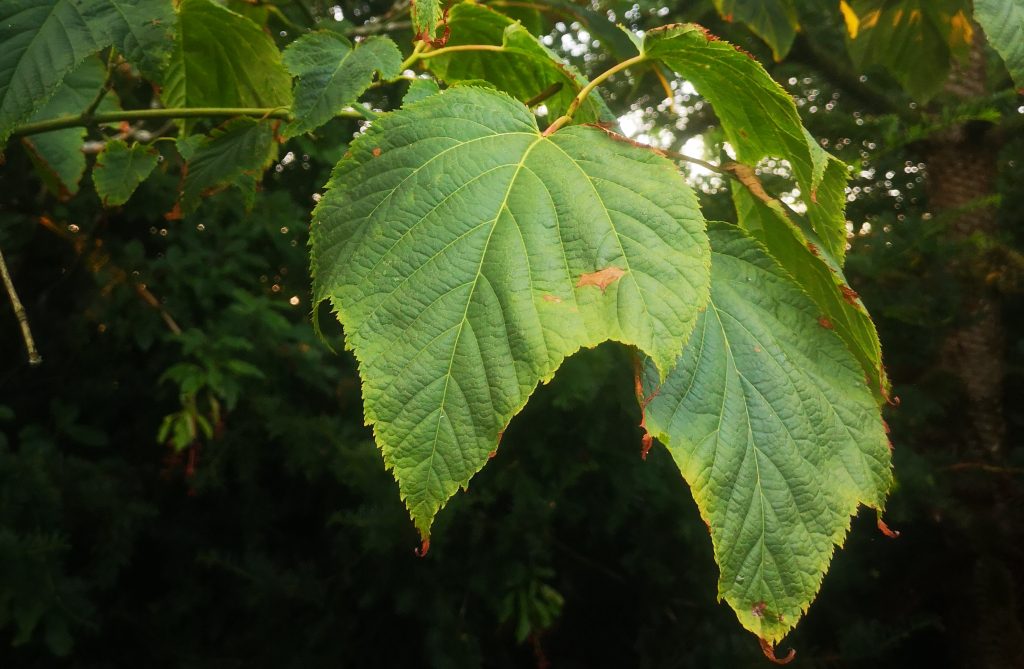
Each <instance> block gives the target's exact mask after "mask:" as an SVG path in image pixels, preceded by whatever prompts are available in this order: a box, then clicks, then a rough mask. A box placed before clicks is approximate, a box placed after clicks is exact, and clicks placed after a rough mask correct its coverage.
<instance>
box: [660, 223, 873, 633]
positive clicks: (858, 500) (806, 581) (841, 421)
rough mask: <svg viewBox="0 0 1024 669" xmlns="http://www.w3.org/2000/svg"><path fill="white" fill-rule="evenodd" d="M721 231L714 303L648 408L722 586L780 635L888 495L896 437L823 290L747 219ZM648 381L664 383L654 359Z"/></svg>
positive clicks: (740, 609)
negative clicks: (863, 518)
mask: <svg viewBox="0 0 1024 669" xmlns="http://www.w3.org/2000/svg"><path fill="white" fill-rule="evenodd" d="M709 236H710V237H711V247H712V261H711V302H710V304H709V306H708V309H707V311H705V312H704V313H703V314H702V315H701V317H700V320H699V321H698V323H697V327H696V329H695V330H694V333H693V336H692V337H691V338H690V341H689V343H688V344H687V346H686V349H685V350H684V352H683V354H682V356H681V357H680V359H679V363H678V365H677V366H676V368H675V369H674V370H673V371H672V373H671V374H670V375H669V378H668V379H667V380H666V381H665V382H664V383H663V384H661V385H660V392H658V394H657V395H656V396H654V398H653V399H652V400H651V401H650V403H649V404H648V405H647V407H646V420H647V426H648V429H649V430H650V431H651V433H652V434H653V435H654V436H655V437H657V438H658V439H659V440H660V441H661V442H662V443H664V444H665V445H666V446H667V448H668V450H669V453H671V455H672V458H673V460H675V462H676V464H677V465H678V467H679V470H680V471H681V472H682V474H683V477H684V478H685V479H686V481H687V483H688V484H689V485H690V489H691V491H692V493H693V496H694V498H695V499H696V501H697V505H698V507H699V509H700V513H701V516H702V517H703V518H704V520H705V521H706V522H707V524H708V527H709V528H710V531H711V540H712V544H713V546H714V552H715V559H716V560H717V562H718V565H719V568H720V570H721V574H720V578H719V584H718V594H719V597H720V598H722V599H725V600H726V601H727V602H728V603H729V605H730V606H731V607H732V609H733V610H734V611H735V612H736V615H737V617H738V618H739V620H740V622H741V624H742V625H743V626H744V627H746V628H747V629H748V630H750V631H751V632H753V633H754V634H756V635H757V636H759V637H760V638H762V639H765V640H767V641H769V642H775V641H778V640H780V639H781V638H782V637H783V636H785V634H786V633H787V632H788V631H789V630H790V629H791V628H792V627H793V626H794V625H795V624H796V622H797V620H798V619H799V618H800V616H801V615H802V614H803V613H804V612H805V611H806V609H807V607H808V606H809V605H810V603H811V601H812V600H813V599H814V597H815V595H816V594H817V592H818V589H819V587H820V585H821V580H822V578H823V576H824V574H825V571H826V570H827V568H828V564H829V562H830V560H831V558H832V553H833V551H834V549H835V547H836V546H840V545H841V544H842V542H843V540H844V537H845V535H846V533H847V531H848V529H849V525H850V516H851V515H852V514H854V513H856V511H857V508H858V506H859V505H860V504H866V505H868V506H871V507H875V508H877V509H881V508H882V507H883V504H884V502H885V498H886V495H887V492H888V490H889V488H890V486H891V484H892V474H891V470H890V453H889V445H888V441H887V438H886V435H885V431H884V429H883V425H882V419H881V415H880V413H879V409H878V406H877V405H876V404H875V402H874V401H873V400H872V398H871V394H870V393H869V392H868V389H867V387H866V386H865V385H864V383H863V380H862V379H861V372H860V367H859V366H858V365H857V363H856V361H855V360H854V359H853V357H852V356H851V354H850V353H849V351H847V349H846V347H845V346H844V345H843V343H842V341H841V340H840V339H839V338H838V337H836V336H835V333H834V332H832V331H830V330H828V329H826V328H823V327H821V326H820V325H819V324H818V313H819V312H818V307H817V306H816V305H815V304H814V302H812V301H811V300H810V298H808V297H807V295H806V294H805V293H804V292H803V291H802V290H801V289H800V288H799V287H798V286H797V285H796V284H794V283H793V280H792V279H791V278H790V277H789V276H788V275H787V274H786V273H785V272H784V271H783V270H782V269H781V268H780V267H779V266H778V265H777V264H776V263H775V262H774V261H773V260H772V259H771V258H770V257H769V256H768V255H767V254H766V253H765V252H764V250H763V248H762V247H761V246H759V245H758V244H757V243H756V242H754V241H753V240H751V239H750V238H748V237H746V236H745V235H743V234H742V233H741V232H740V231H739V230H738V229H736V228H734V227H732V226H725V225H723V224H716V225H713V226H711V228H710V230H709ZM645 387H646V390H645V391H646V392H647V393H648V394H653V393H654V391H655V389H656V388H658V387H659V386H658V379H657V373H656V371H655V370H654V369H652V368H650V367H649V368H648V370H647V374H646V378H645Z"/></svg>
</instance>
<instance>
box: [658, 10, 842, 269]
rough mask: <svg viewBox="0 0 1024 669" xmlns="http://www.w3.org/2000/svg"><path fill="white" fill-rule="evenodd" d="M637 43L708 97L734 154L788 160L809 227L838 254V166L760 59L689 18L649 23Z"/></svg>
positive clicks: (748, 159)
mask: <svg viewBox="0 0 1024 669" xmlns="http://www.w3.org/2000/svg"><path fill="white" fill-rule="evenodd" d="M643 49H644V55H645V56H646V57H647V58H648V59H653V60H659V61H661V62H663V63H665V65H667V66H668V67H670V68H671V69H673V70H675V71H676V72H677V73H678V74H679V75H681V76H682V77H683V78H684V79H686V80H688V81H690V82H691V83H692V84H693V86H694V88H696V89H697V92H698V93H700V94H701V96H703V97H704V98H705V99H707V100H708V102H710V103H711V105H712V107H714V110H715V114H717V115H718V118H719V119H720V120H721V122H722V130H723V131H724V132H725V136H726V139H727V140H728V141H729V143H730V144H731V145H732V147H733V149H734V150H735V151H736V158H737V160H739V161H740V162H741V163H744V164H746V165H750V166H756V165H757V163H758V162H759V161H760V160H762V159H763V158H766V157H769V156H771V157H775V158H783V159H785V160H788V161H789V163H790V165H791V166H792V168H793V173H794V176H795V177H796V181H797V184H798V185H799V187H800V191H801V196H802V199H803V201H804V204H805V205H806V206H807V211H808V216H809V218H810V219H811V221H812V224H813V225H814V229H815V232H817V233H818V235H819V236H820V237H821V238H822V240H823V241H824V242H825V243H826V245H827V246H828V248H829V249H830V250H832V251H833V252H835V253H836V254H837V257H839V258H840V259H841V258H842V254H843V253H844V252H845V251H844V249H845V244H846V219H845V218H844V217H843V215H842V202H843V199H842V198H843V192H844V188H845V185H846V172H845V167H844V166H843V164H842V163H841V162H840V161H839V160H838V159H836V158H834V157H832V156H830V155H829V154H828V153H827V152H826V151H824V150H823V149H822V148H821V147H820V146H818V145H817V143H816V142H815V141H814V139H813V138H812V137H811V136H810V135H809V134H808V133H807V132H806V130H804V127H803V125H802V124H801V122H800V116H799V114H798V113H797V110H796V105H795V104H794V103H793V100H792V98H790V96H789V95H788V94H787V93H786V91H785V90H783V88H782V87H781V86H779V84H778V83H777V82H776V81H775V80H774V79H772V78H771V76H769V75H768V73H767V72H765V70H764V68H763V67H762V66H761V64H760V63H758V62H757V61H756V60H754V58H753V57H752V56H750V54H747V53H745V52H743V51H741V50H739V49H737V48H736V47H735V46H733V45H731V44H729V43H728V42H723V41H721V40H719V39H718V38H716V37H714V36H713V35H711V34H710V33H708V32H707V31H706V30H704V29H703V28H701V27H700V26H697V25H694V24H685V25H676V26H668V27H666V28H661V29H657V30H652V31H649V32H648V33H647V35H646V37H645V39H644V42H643ZM837 203H838V207H837V206H836V205H837Z"/></svg>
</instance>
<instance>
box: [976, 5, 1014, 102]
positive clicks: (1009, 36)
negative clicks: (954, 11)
mask: <svg viewBox="0 0 1024 669" xmlns="http://www.w3.org/2000/svg"><path fill="white" fill-rule="evenodd" d="M974 18H975V19H976V20H977V21H978V23H980V24H981V27H982V28H983V29H984V30H985V36H986V37H988V43H989V44H991V45H992V48H994V49H995V50H996V51H997V52H998V53H999V55H1000V56H1002V57H1003V62H1005V63H1006V69H1008V70H1009V71H1010V76H1011V77H1013V81H1014V83H1015V84H1016V85H1017V88H1019V89H1021V90H1024V0H974Z"/></svg>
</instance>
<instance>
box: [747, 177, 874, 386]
mask: <svg viewBox="0 0 1024 669" xmlns="http://www.w3.org/2000/svg"><path fill="white" fill-rule="evenodd" d="M732 196H733V202H734V203H735V204H736V215H737V218H738V220H739V223H740V226H741V227H742V228H743V229H744V230H746V231H747V232H748V233H749V234H750V235H751V236H752V237H754V238H755V239H757V240H758V241H760V242H761V243H762V244H764V245H765V247H766V248H767V250H768V251H769V252H770V253H771V254H772V256H773V257H774V258H775V260H776V261H777V262H778V263H779V264H780V265H782V267H783V268H784V269H785V270H786V271H787V272H789V274H790V275H791V276H792V277H793V279H794V280H795V281H796V282H797V283H798V284H800V287H801V288H803V289H804V291H805V292H806V293H807V295H808V296H809V297H810V298H811V299H812V300H814V303H815V304H816V305H818V309H819V310H820V313H821V316H822V317H824V318H825V319H826V320H825V321H822V322H823V323H825V324H827V325H830V326H831V327H833V328H835V331H836V334H838V335H839V337H840V338H842V340H843V342H845V343H846V347H847V348H848V349H849V350H850V352H851V353H853V355H854V357H855V358H857V362H859V363H860V366H861V370H862V371H863V374H864V378H865V379H866V381H867V385H868V387H869V388H871V390H872V392H873V394H874V395H875V398H876V400H878V401H879V402H883V401H885V400H886V399H887V398H888V395H889V390H890V384H889V379H888V377H887V376H886V373H885V368H884V367H883V365H882V346H881V344H880V343H879V341H878V332H877V331H876V330H875V324H874V322H872V320H871V316H870V315H868V312H867V309H865V307H864V304H863V303H862V302H861V300H860V298H859V297H858V296H857V294H856V293H855V292H854V291H853V290H852V289H851V288H850V287H849V284H848V283H847V281H846V277H845V276H844V275H843V271H842V269H841V268H840V267H839V263H838V262H837V261H836V260H835V259H834V256H833V255H832V254H831V253H829V251H828V249H827V248H826V246H825V245H824V243H823V242H822V241H821V239H820V238H819V237H818V236H817V235H815V234H814V232H813V231H812V230H809V229H807V227H806V225H801V221H799V219H796V220H794V219H793V218H791V217H790V215H789V214H787V212H786V211H785V210H784V209H783V207H782V205H781V204H780V203H779V202H778V201H774V202H772V203H765V202H763V201H761V200H758V199H757V198H755V197H754V196H753V195H752V194H751V193H750V192H749V191H748V190H747V189H746V188H742V187H735V188H733V189H732Z"/></svg>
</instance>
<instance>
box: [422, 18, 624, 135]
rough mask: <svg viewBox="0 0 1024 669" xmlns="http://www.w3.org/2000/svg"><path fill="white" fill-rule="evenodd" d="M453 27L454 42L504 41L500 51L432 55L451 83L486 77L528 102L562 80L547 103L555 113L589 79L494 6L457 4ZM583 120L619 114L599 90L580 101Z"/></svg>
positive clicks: (433, 67) (432, 61) (553, 114)
mask: <svg viewBox="0 0 1024 669" xmlns="http://www.w3.org/2000/svg"><path fill="white" fill-rule="evenodd" d="M448 26H449V28H451V37H450V38H449V40H448V45H449V46H459V45H466V44H489V45H493V46H502V47H504V50H503V51H501V52H495V51H457V52H454V53H451V54H449V55H446V56H437V57H436V58H431V59H430V60H429V65H430V69H431V71H432V72H433V73H434V74H436V75H437V76H438V78H440V79H442V80H444V81H446V82H447V83H449V84H455V83H458V82H460V81H472V80H484V81H487V82H490V83H491V84H493V85H494V86H496V87H497V88H498V89H499V90H502V91H504V92H506V93H508V94H509V95H511V96H512V97H514V98H517V99H519V100H521V101H523V102H526V101H528V100H531V99H533V98H536V97H538V96H540V95H541V94H543V93H545V92H546V91H548V90H551V88H552V87H553V86H560V87H561V88H559V90H558V91H557V92H555V93H554V94H553V95H550V96H549V97H546V98H545V99H544V101H543V104H544V105H545V106H546V107H547V108H548V114H549V117H550V118H556V117H558V116H561V115H562V114H564V113H565V112H566V110H567V109H568V108H569V104H570V103H571V102H572V100H573V98H574V97H576V94H577V93H578V92H579V90H580V89H581V88H582V87H583V86H585V85H586V84H587V81H586V79H584V78H583V76H582V75H581V74H580V73H579V72H577V71H576V70H575V69H574V68H573V67H572V66H570V65H568V64H567V63H564V62H562V60H561V59H560V58H559V57H558V56H557V55H556V54H555V53H553V52H552V51H551V50H550V49H548V48H547V47H546V46H544V45H543V44H542V43H541V42H540V40H538V39H537V38H536V37H534V36H533V35H531V34H530V32H529V31H528V30H527V29H526V28H524V27H523V26H522V25H520V24H519V23H517V22H515V21H513V20H512V19H510V18H509V17H507V16H505V15H504V14H499V13H498V12H496V11H494V10H493V9H491V8H489V7H484V6H482V5H474V4H458V5H455V6H454V7H453V8H452V10H451V12H450V16H449V18H448ZM576 119H577V120H578V121H580V122H583V123H587V122H595V121H608V122H614V121H615V117H614V116H613V115H612V113H611V112H610V111H608V108H607V106H606V105H605V104H604V101H603V100H602V99H601V97H600V96H599V95H598V94H597V93H596V92H595V93H594V94H591V95H590V96H589V97H588V98H587V99H586V100H585V101H584V102H583V104H582V105H581V107H580V110H579V112H578V113H577V114H576Z"/></svg>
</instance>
